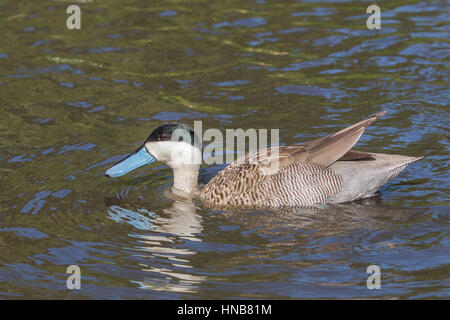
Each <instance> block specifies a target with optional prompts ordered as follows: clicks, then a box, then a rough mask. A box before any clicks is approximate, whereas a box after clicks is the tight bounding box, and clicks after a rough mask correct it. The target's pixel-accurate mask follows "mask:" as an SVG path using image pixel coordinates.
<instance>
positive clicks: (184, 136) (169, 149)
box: [105, 123, 202, 178]
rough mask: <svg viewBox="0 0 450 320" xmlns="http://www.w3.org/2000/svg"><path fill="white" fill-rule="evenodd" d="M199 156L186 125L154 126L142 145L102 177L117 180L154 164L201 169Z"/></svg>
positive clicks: (197, 146) (200, 154)
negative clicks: (157, 162)
mask: <svg viewBox="0 0 450 320" xmlns="http://www.w3.org/2000/svg"><path fill="white" fill-rule="evenodd" d="M201 160H202V153H201V149H200V146H199V140H198V137H197V135H196V134H195V133H194V130H193V129H192V128H191V127H190V126H188V125H185V124H179V123H169V124H164V125H161V126H159V127H157V128H156V129H155V130H153V132H152V133H151V134H150V136H149V137H148V138H147V140H146V141H145V142H144V144H143V145H142V146H141V147H139V148H138V149H137V150H136V151H134V152H133V153H131V154H130V155H129V156H127V157H126V158H124V159H123V160H121V161H119V162H118V163H116V164H115V165H113V166H112V167H111V168H109V169H108V170H107V171H106V172H105V175H106V176H107V177H109V178H116V177H120V176H122V175H124V174H126V173H128V172H130V171H132V170H134V169H137V168H139V167H142V166H144V165H146V164H149V163H152V162H154V161H161V162H164V163H165V164H167V165H169V166H170V167H171V168H172V169H174V170H175V169H177V168H184V167H189V166H200V164H201Z"/></svg>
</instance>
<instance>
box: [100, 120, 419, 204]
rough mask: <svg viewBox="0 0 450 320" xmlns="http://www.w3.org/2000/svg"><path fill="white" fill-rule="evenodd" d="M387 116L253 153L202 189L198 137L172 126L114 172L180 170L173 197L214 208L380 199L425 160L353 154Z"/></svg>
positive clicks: (189, 130) (155, 133)
mask: <svg viewBox="0 0 450 320" xmlns="http://www.w3.org/2000/svg"><path fill="white" fill-rule="evenodd" d="M385 113H386V111H382V112H378V113H376V114H374V115H372V116H370V117H368V118H366V119H364V120H362V121H360V122H358V123H356V124H353V125H351V126H348V127H346V128H344V129H342V130H340V131H338V132H336V133H333V134H329V135H327V136H324V137H321V138H318V139H315V140H312V141H309V142H304V143H299V144H294V145H289V146H270V147H267V148H263V149H259V150H256V151H250V152H248V153H247V154H245V155H243V156H241V157H239V158H238V159H237V160H235V161H234V162H232V163H231V164H229V165H228V166H227V167H225V168H224V169H223V170H221V171H220V172H218V173H217V175H216V176H214V177H213V178H212V179H211V180H210V181H209V182H208V183H207V184H206V185H204V186H203V187H202V188H200V187H199V186H198V176H199V170H200V166H201V162H202V150H201V146H199V143H198V137H197V135H196V133H195V132H194V130H193V129H192V128H191V127H190V126H188V125H186V124H181V123H167V124H163V125H160V126H159V127H157V128H156V129H154V130H153V131H152V133H151V134H150V135H149V137H148V138H147V140H145V142H144V144H143V145H142V146H140V147H139V148H138V149H137V150H136V151H134V152H133V153H131V154H130V155H128V156H127V157H125V158H124V159H123V160H121V161H119V162H118V163H116V164H114V165H113V166H112V167H111V168H109V169H108V170H107V171H106V172H105V175H106V176H107V177H109V178H117V177H120V176H122V175H124V174H126V173H128V172H130V171H132V170H134V169H137V168H139V167H142V166H144V165H147V164H150V163H153V162H155V161H160V162H163V163H165V164H167V165H168V166H169V167H170V168H171V169H172V171H173V186H172V191H173V192H174V193H175V194H183V195H188V196H192V197H198V198H200V200H201V201H203V202H205V203H206V204H207V205H209V206H211V207H216V208H217V207H257V208H278V207H304V206H315V205H321V204H338V203H345V202H352V201H356V200H360V199H364V198H369V197H373V196H375V195H376V194H377V192H378V190H379V189H380V188H381V187H382V186H384V185H385V184H386V183H388V182H389V181H390V180H392V179H393V178H394V177H396V176H397V175H398V174H399V173H400V172H401V171H402V170H404V169H405V168H406V167H407V166H408V165H409V164H411V163H413V162H415V161H417V160H419V159H421V158H422V157H411V156H403V155H395V154H383V153H373V152H365V151H364V152H363V151H358V150H355V149H353V147H354V145H355V144H356V143H357V142H358V140H359V139H360V137H361V136H362V134H363V133H364V131H365V130H366V129H367V128H368V127H369V126H370V125H371V124H372V123H374V122H375V121H376V120H378V119H379V118H380V117H381V116H383V115H384V114H385Z"/></svg>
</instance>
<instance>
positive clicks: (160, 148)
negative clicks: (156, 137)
mask: <svg viewBox="0 0 450 320" xmlns="http://www.w3.org/2000/svg"><path fill="white" fill-rule="evenodd" d="M145 147H146V149H147V151H148V152H149V153H150V154H151V155H153V156H154V157H155V158H156V160H158V161H162V162H167V163H169V164H175V165H188V164H201V160H202V159H201V151H200V150H199V149H198V148H195V147H193V146H192V145H191V144H189V143H185V142H177V141H159V142H147V143H146V144H145Z"/></svg>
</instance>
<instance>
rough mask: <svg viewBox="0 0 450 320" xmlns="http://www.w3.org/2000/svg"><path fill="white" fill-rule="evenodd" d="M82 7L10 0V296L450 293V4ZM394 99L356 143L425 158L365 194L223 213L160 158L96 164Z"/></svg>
mask: <svg viewBox="0 0 450 320" xmlns="http://www.w3.org/2000/svg"><path fill="white" fill-rule="evenodd" d="M83 2H84V3H79V5H80V7H81V14H82V16H81V20H82V24H81V30H67V28H66V18H67V17H68V15H67V14H66V8H67V6H68V5H69V4H73V2H71V1H70V2H67V1H15V0H14V1H13V0H2V2H1V3H0V30H1V35H2V36H1V38H0V107H1V116H0V135H1V139H0V298H3V299H17V298H19V299H20V298H39V299H41V298H43V299H47V298H63V299H71V298H100V299H103V298H108V299H109V298H152V299H153V298H310V297H312V298H372V297H383V298H448V297H449V287H450V286H449V282H450V281H449V262H450V259H449V249H450V245H449V225H448V218H449V210H448V205H449V196H448V190H449V174H448V165H449V158H450V157H449V155H450V152H449V141H448V127H449V124H450V123H449V112H448V102H449V86H448V84H449V82H448V75H449V73H448V70H449V59H448V58H449V55H450V45H449V34H450V26H449V18H450V14H449V2H448V1H435V2H421V1H408V0H398V1H382V2H378V3H377V4H378V5H379V6H380V7H381V19H382V20H381V29H380V30H368V29H367V28H366V19H367V17H368V16H369V15H368V14H366V8H367V7H368V5H370V4H372V3H371V2H367V1H361V2H357V1H335V0H333V1H327V0H321V1H269V0H267V1H265V0H256V1H255V0H252V1H235V0H232V1H207V0H204V1H138V0H134V1H118V0H112V1H111V0H108V1H106V0H105V1H96V0H93V1H83ZM381 110H386V111H388V114H387V115H386V116H385V117H383V118H382V119H381V120H380V121H379V122H377V123H376V124H374V125H373V126H372V127H370V128H369V129H368V130H367V131H366V133H365V134H364V136H363V138H362V139H361V140H360V142H359V143H358V145H357V148H358V149H360V150H368V151H373V152H384V153H395V154H404V155H411V156H424V159H422V160H421V161H420V162H417V163H414V164H412V165H411V166H409V167H408V168H407V169H406V170H405V171H404V172H402V174H401V175H400V176H399V177H398V178H396V179H395V180H393V181H392V182H391V183H389V184H388V185H386V186H385V187H383V188H382V190H381V194H380V195H379V196H378V197H375V198H373V199H370V200H368V201H362V202H358V203H352V204H346V205H341V206H333V207H324V208H316V209H308V210H306V209H305V210H301V211H299V212H295V213H292V212H279V211H278V212H277V211H271V212H269V211H268V212H237V211H236V212H223V211H211V210H209V209H208V208H205V207H203V206H202V205H201V203H190V202H183V201H178V200H177V201H175V200H172V199H171V197H170V196H169V192H168V191H169V190H170V185H171V179H172V176H171V171H170V170H169V168H167V167H165V166H162V165H158V164H153V165H151V166H148V167H145V168H141V169H139V170H136V171H134V172H133V173H131V174H129V175H127V176H124V177H122V178H120V179H114V180H108V179H107V178H105V177H104V175H103V172H104V171H105V169H106V168H108V167H109V166H110V165H111V164H112V163H114V162H115V161H117V160H118V159H121V158H122V157H123V156H124V155H125V154H126V153H128V152H130V151H132V150H134V149H135V148H136V146H137V145H139V144H140V143H142V141H143V140H144V139H145V138H146V137H147V135H148V134H149V132H150V131H151V130H152V129H153V128H155V127H156V126H158V125H160V124H161V123H163V122H165V121H178V122H183V123H187V124H190V125H192V124H193V121H194V120H202V121H203V128H204V129H207V128H218V129H220V130H225V129H228V128H244V129H247V128H267V129H271V128H279V129H280V140H281V143H283V144H290V143H296V142H301V141H305V140H308V139H311V138H314V137H319V136H323V135H325V134H329V133H331V132H334V131H336V130H338V129H339V128H342V127H344V126H347V125H349V124H352V123H355V122H357V121H359V120H361V119H363V118H364V117H366V116H368V115H371V114H373V113H374V112H377V111H381ZM220 168H222V166H205V167H203V168H202V171H201V176H200V180H201V181H200V182H201V183H206V182H207V181H208V180H209V179H210V178H211V177H212V176H214V175H215V173H216V172H217V171H218V170H219V169H220ZM69 265H78V266H80V268H81V273H82V279H81V286H82V289H81V290H72V291H71V290H68V289H67V288H66V279H67V277H68V276H69V275H68V274H66V268H67V266H69ZM369 265H379V266H380V268H381V289H380V290H369V289H367V287H366V279H367V277H368V274H367V273H366V268H367V267H368V266H369Z"/></svg>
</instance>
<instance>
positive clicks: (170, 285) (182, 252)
mask: <svg viewBox="0 0 450 320" xmlns="http://www.w3.org/2000/svg"><path fill="white" fill-rule="evenodd" d="M108 214H109V217H110V218H111V219H113V220H114V221H117V222H122V223H123V222H125V223H129V224H131V225H133V226H134V227H135V228H137V229H138V230H145V233H141V232H137V233H134V234H132V235H131V236H133V237H136V238H138V239H139V241H138V242H136V243H137V245H136V247H135V248H136V249H137V250H138V252H140V253H139V256H145V257H147V258H146V259H144V260H142V259H141V262H140V263H139V267H140V269H142V270H143V271H146V272H148V273H149V276H148V277H145V278H144V279H139V280H138V279H134V280H132V282H135V283H137V284H138V285H139V286H140V287H141V288H144V289H151V290H158V291H160V290H161V291H172V292H190V293H194V292H197V288H198V286H199V285H200V284H201V283H203V282H204V281H205V280H206V277H205V276H202V275H196V274H195V273H194V272H193V266H192V262H191V257H193V256H194V255H195V254H196V253H197V252H196V251H194V250H192V249H190V246H189V245H181V243H182V242H180V241H183V242H184V241H187V243H189V241H198V242H200V241H202V240H201V239H200V238H199V237H198V236H197V235H198V234H199V233H201V232H202V231H203V226H202V217H201V216H200V215H199V214H197V212H196V206H195V204H194V203H193V202H192V201H191V200H190V199H179V197H175V200H174V202H173V204H172V206H170V207H169V208H166V209H164V210H163V212H162V213H160V214H155V213H153V212H150V211H148V210H146V209H144V208H133V209H128V208H125V207H122V206H119V205H117V204H115V205H112V206H110V207H109V209H108ZM147 255H148V256H147ZM147 260H148V261H149V262H148V263H147V262H142V261H147Z"/></svg>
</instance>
